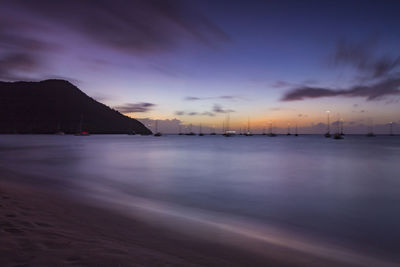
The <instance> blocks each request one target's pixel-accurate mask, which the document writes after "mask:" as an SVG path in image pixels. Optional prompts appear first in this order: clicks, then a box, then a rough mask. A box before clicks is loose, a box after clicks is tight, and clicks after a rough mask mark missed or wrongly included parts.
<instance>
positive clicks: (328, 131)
mask: <svg viewBox="0 0 400 267" xmlns="http://www.w3.org/2000/svg"><path fill="white" fill-rule="evenodd" d="M329 113H330V111H329V110H327V111H326V114H327V122H328V126H327V133H328V134H329V133H330V131H331V129H330V128H331V127H330V120H329Z"/></svg>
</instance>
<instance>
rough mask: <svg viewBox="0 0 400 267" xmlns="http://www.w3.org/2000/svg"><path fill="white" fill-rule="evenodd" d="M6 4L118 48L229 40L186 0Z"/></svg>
mask: <svg viewBox="0 0 400 267" xmlns="http://www.w3.org/2000/svg"><path fill="white" fill-rule="evenodd" d="M5 3H6V4H7V5H8V6H9V7H12V8H16V9H23V10H24V11H25V12H26V13H28V14H29V15H30V16H35V17H41V18H44V19H46V20H48V23H51V24H52V25H56V26H61V27H66V28H68V29H70V30H72V31H74V32H76V33H79V34H81V35H83V36H85V37H87V38H89V39H91V40H92V41H93V42H95V43H97V44H100V45H103V46H107V47H111V48H113V49H116V50H119V51H126V52H138V51H140V52H149V51H152V52H153V51H166V50H170V49H173V48H176V47H177V46H178V43H179V42H180V41H181V40H192V41H195V42H198V43H202V44H205V45H208V46H217V45H218V44H219V43H221V42H226V41H229V40H230V37H229V36H228V35H227V34H226V33H225V32H224V31H223V30H222V29H221V28H220V27H218V26H217V25H216V24H214V23H213V22H212V21H210V20H209V19H208V18H207V17H206V16H204V15H203V14H200V13H199V12H197V11H196V10H194V9H193V8H191V6H190V4H187V3H186V1H179V0H159V1H158V0H155V1H146V0H130V1H128V0H113V1H107V0H85V1H81V0H58V1H53V0H37V1H25V0H6V1H5ZM3 4H4V3H3ZM71 15H73V18H72V17H71Z"/></svg>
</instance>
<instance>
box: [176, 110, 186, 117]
mask: <svg viewBox="0 0 400 267" xmlns="http://www.w3.org/2000/svg"><path fill="white" fill-rule="evenodd" d="M175 115H177V116H183V115H185V111H175Z"/></svg>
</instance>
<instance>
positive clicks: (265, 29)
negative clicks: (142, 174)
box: [0, 0, 400, 132]
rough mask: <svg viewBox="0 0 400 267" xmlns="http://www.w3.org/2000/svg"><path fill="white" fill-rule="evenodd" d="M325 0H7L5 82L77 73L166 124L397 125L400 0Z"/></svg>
mask: <svg viewBox="0 0 400 267" xmlns="http://www.w3.org/2000/svg"><path fill="white" fill-rule="evenodd" d="M321 2H323V1H164V0H160V1H144V0H143V1H136V0H135V1H124V0H114V1H105V0H96V1H94V0H93V1H90V0H87V1H80V0H69V1H63V0H59V1H52V0H36V1H29V0H25V1H24V0H5V1H2V4H1V5H2V8H1V10H0V48H1V49H0V80H8V81H13V80H41V79H47V78H62V79H67V80H70V81H71V82H72V83H74V84H76V85H77V86H78V87H79V88H81V89H82V90H83V91H84V92H85V93H87V94H88V95H90V96H92V97H94V98H95V99H97V100H99V101H101V102H103V103H105V104H107V105H109V106H111V107H114V108H116V109H118V110H120V111H121V112H123V113H126V114H127V115H130V116H132V117H136V118H150V119H153V120H154V119H169V120H168V121H166V122H165V124H166V126H165V127H176V125H175V123H176V121H173V119H174V118H176V119H178V120H180V121H182V122H183V123H184V124H189V123H193V124H195V125H199V124H200V123H202V124H203V125H205V126H210V127H213V125H214V126H215V127H220V125H221V124H222V121H223V120H224V118H225V116H226V114H227V113H230V117H231V122H232V127H236V128H239V127H245V125H246V124H247V120H248V118H249V117H250V121H251V125H252V127H253V128H258V129H259V130H260V129H262V128H263V127H264V126H266V127H268V124H269V123H270V122H271V121H272V122H273V123H274V125H276V126H277V127H281V128H282V129H284V128H286V125H287V124H291V125H294V124H296V123H297V124H299V125H301V126H303V127H308V128H310V131H311V132H313V131H315V132H317V131H320V130H319V129H317V128H315V125H319V123H321V122H322V123H325V121H326V110H330V111H331V116H332V118H333V119H332V121H335V120H337V119H339V118H343V119H344V121H345V125H346V127H347V128H352V129H354V131H355V132H357V131H364V129H365V127H366V126H365V125H367V124H371V121H373V124H380V125H382V131H384V130H385V129H387V123H389V122H391V121H393V122H396V123H397V124H396V125H398V124H399V123H400V121H399V120H400V102H399V100H400V91H399V87H400V72H399V69H400V68H399V65H400V57H399V56H400V50H399V47H400V31H399V29H400V17H399V16H398V14H399V13H400V3H399V2H398V1H379V2H378V1H330V2H329V3H326V2H325V3H321ZM149 123H152V122H151V120H150V121H149ZM168 125H169V126H168ZM312 125H314V126H312ZM313 127H314V128H313ZM396 127H397V126H396ZM171 129H172V128H171Z"/></svg>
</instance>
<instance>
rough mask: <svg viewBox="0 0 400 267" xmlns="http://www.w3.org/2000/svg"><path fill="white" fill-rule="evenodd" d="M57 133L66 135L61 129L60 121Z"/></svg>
mask: <svg viewBox="0 0 400 267" xmlns="http://www.w3.org/2000/svg"><path fill="white" fill-rule="evenodd" d="M55 134H56V135H64V134H65V133H64V132H63V131H61V125H60V123H58V125H57V132H56V133H55Z"/></svg>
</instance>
